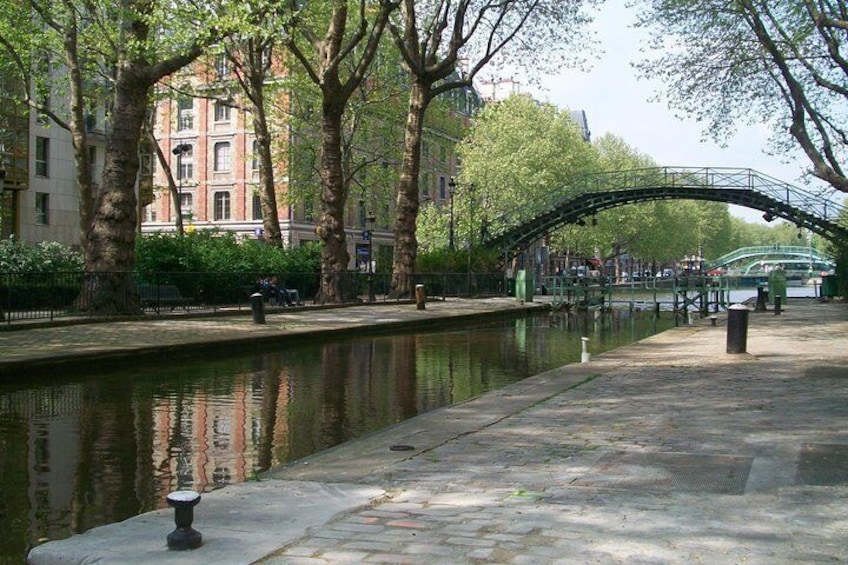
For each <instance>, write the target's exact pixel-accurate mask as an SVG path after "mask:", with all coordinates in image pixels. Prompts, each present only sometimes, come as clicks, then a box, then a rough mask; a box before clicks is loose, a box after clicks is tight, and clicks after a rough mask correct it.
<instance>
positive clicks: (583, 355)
mask: <svg viewBox="0 0 848 565" xmlns="http://www.w3.org/2000/svg"><path fill="white" fill-rule="evenodd" d="M580 341H581V343H582V347H583V350H582V351H581V352H580V362H581V363H588V362H589V361H591V359H592V355H591V353H589V338H588V337H581V338H580Z"/></svg>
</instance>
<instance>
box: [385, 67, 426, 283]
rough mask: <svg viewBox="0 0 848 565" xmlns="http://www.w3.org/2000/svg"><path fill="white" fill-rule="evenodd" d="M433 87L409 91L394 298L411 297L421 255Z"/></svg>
mask: <svg viewBox="0 0 848 565" xmlns="http://www.w3.org/2000/svg"><path fill="white" fill-rule="evenodd" d="M430 86H431V85H430V84H428V83H426V82H421V81H418V80H413V81H412V84H411V88H410V90H409V113H408V114H407V118H406V131H405V132H404V147H403V167H402V169H401V173H400V181H399V183H398V191H397V202H396V208H395V250H394V257H393V259H392V287H391V289H392V295H394V296H409V295H411V292H412V275H413V273H414V272H415V259H416V257H417V255H418V239H417V238H416V235H415V232H416V221H417V220H418V207H419V201H418V176H419V173H420V172H421V141H422V137H423V133H424V114H425V112H426V111H427V106H428V104H429V103H430Z"/></svg>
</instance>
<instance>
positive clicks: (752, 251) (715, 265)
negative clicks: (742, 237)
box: [708, 245, 836, 275]
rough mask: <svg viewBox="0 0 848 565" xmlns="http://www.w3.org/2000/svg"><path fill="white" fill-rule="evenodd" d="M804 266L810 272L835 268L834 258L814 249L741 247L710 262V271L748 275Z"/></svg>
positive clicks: (769, 246) (786, 246)
mask: <svg viewBox="0 0 848 565" xmlns="http://www.w3.org/2000/svg"><path fill="white" fill-rule="evenodd" d="M786 264H789V265H804V266H805V268H807V269H809V270H828V269H832V268H833V267H835V265H836V263H835V262H834V261H833V259H832V258H830V257H828V256H827V255H824V254H822V253H820V252H819V251H818V250H817V249H814V248H812V247H805V246H801V245H760V246H756V247H741V248H739V249H736V250H734V251H731V252H730V253H727V254H726V255H722V256H721V257H719V258H718V259H716V260H714V261H712V262H710V264H709V266H708V269H709V270H712V269H722V270H726V269H728V268H733V269H735V270H737V271H739V272H740V273H741V274H744V275H747V274H750V273H752V272H756V271H759V270H761V269H762V267H764V266H766V265H770V266H773V265H786Z"/></svg>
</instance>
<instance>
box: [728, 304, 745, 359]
mask: <svg viewBox="0 0 848 565" xmlns="http://www.w3.org/2000/svg"><path fill="white" fill-rule="evenodd" d="M747 347H748V307H747V306H745V305H744V304H734V305H733V306H731V307H730V308H728V309H727V352H728V353H745V350H746V348H747Z"/></svg>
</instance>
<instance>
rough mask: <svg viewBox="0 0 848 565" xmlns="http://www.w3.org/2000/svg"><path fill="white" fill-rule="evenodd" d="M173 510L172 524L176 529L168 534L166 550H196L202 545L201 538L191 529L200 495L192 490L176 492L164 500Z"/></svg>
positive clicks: (198, 533)
mask: <svg viewBox="0 0 848 565" xmlns="http://www.w3.org/2000/svg"><path fill="white" fill-rule="evenodd" d="M165 499H166V500H167V501H168V505H169V506H171V507H173V509H174V523H175V524H176V525H177V528H176V529H175V530H174V531H173V532H171V533H170V534H168V549H173V550H177V551H182V550H184V549H197V548H198V547H200V544H202V543H203V536H202V535H201V534H200V532H198V531H197V530H195V529H194V528H192V527H191V523H192V522H194V507H195V506H197V505H198V503H199V502H200V493H198V492H195V491H193V490H178V491H176V492H172V493H171V494H169V495H168V496H167V497H166V498H165Z"/></svg>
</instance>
